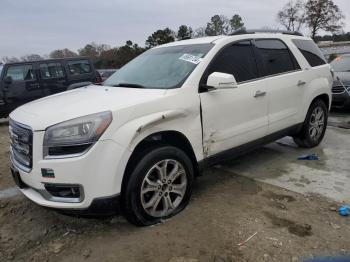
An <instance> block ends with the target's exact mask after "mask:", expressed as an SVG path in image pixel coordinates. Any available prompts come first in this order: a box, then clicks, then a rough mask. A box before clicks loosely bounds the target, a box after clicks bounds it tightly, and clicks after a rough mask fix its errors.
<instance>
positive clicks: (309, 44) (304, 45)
mask: <svg viewBox="0 0 350 262" xmlns="http://www.w3.org/2000/svg"><path fill="white" fill-rule="evenodd" d="M292 42H293V43H294V44H295V45H296V46H297V48H298V49H299V51H300V52H301V53H302V54H303V56H304V57H305V59H306V60H307V61H308V62H309V64H310V66H312V67H315V66H320V65H324V64H326V63H327V62H326V59H325V58H324V56H323V54H322V52H321V50H320V49H319V48H318V47H317V45H316V44H315V43H314V41H312V40H303V39H294V40H292Z"/></svg>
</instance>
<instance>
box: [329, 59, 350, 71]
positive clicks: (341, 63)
mask: <svg viewBox="0 0 350 262" xmlns="http://www.w3.org/2000/svg"><path fill="white" fill-rule="evenodd" d="M330 65H331V67H332V68H333V70H334V71H335V72H350V56H339V57H337V58H336V59H335V60H334V61H333V62H331V64H330Z"/></svg>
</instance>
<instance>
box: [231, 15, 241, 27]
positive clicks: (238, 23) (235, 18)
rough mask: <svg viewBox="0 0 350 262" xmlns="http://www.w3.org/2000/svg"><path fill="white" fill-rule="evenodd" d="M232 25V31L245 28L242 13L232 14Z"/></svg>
mask: <svg viewBox="0 0 350 262" xmlns="http://www.w3.org/2000/svg"><path fill="white" fill-rule="evenodd" d="M230 27H231V31H236V30H239V29H243V28H244V23H243V19H242V17H241V16H240V15H237V14H235V15H234V16H232V18H231V19H230Z"/></svg>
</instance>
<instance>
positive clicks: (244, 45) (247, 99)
mask: <svg viewBox="0 0 350 262" xmlns="http://www.w3.org/2000/svg"><path fill="white" fill-rule="evenodd" d="M213 72H220V73H227V74H232V75H233V76H234V77H235V78H236V81H237V83H238V85H237V87H236V88H228V89H216V90H211V91H207V92H205V91H204V92H201V93H200V99H201V106H202V116H203V147H204V155H205V156H206V157H209V156H213V155H215V154H217V153H220V152H223V151H225V150H228V149H231V148H234V147H237V146H240V145H243V144H246V143H248V142H251V141H253V140H256V139H259V138H262V137H264V136H265V135H266V134H267V130H268V99H267V93H266V80H264V79H259V75H260V74H259V71H258V67H257V64H256V60H255V57H254V53H253V49H252V44H251V42H250V41H247V40H245V41H241V42H236V43H233V44H230V45H229V46H226V47H224V48H223V49H222V50H221V51H220V53H219V54H218V55H217V56H216V57H215V58H214V61H212V63H211V64H210V65H209V68H208V69H207V72H206V73H205V74H204V76H203V78H202V80H201V85H202V84H206V82H207V78H208V76H209V75H210V74H211V73H213Z"/></svg>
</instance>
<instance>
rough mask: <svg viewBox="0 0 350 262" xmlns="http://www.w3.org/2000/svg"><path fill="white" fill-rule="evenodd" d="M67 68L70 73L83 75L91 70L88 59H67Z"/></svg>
mask: <svg viewBox="0 0 350 262" xmlns="http://www.w3.org/2000/svg"><path fill="white" fill-rule="evenodd" d="M68 68H69V73H70V74H71V75H83V74H88V73H91V71H92V69H91V66H90V63H89V61H88V60H77V61H69V62H68Z"/></svg>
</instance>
